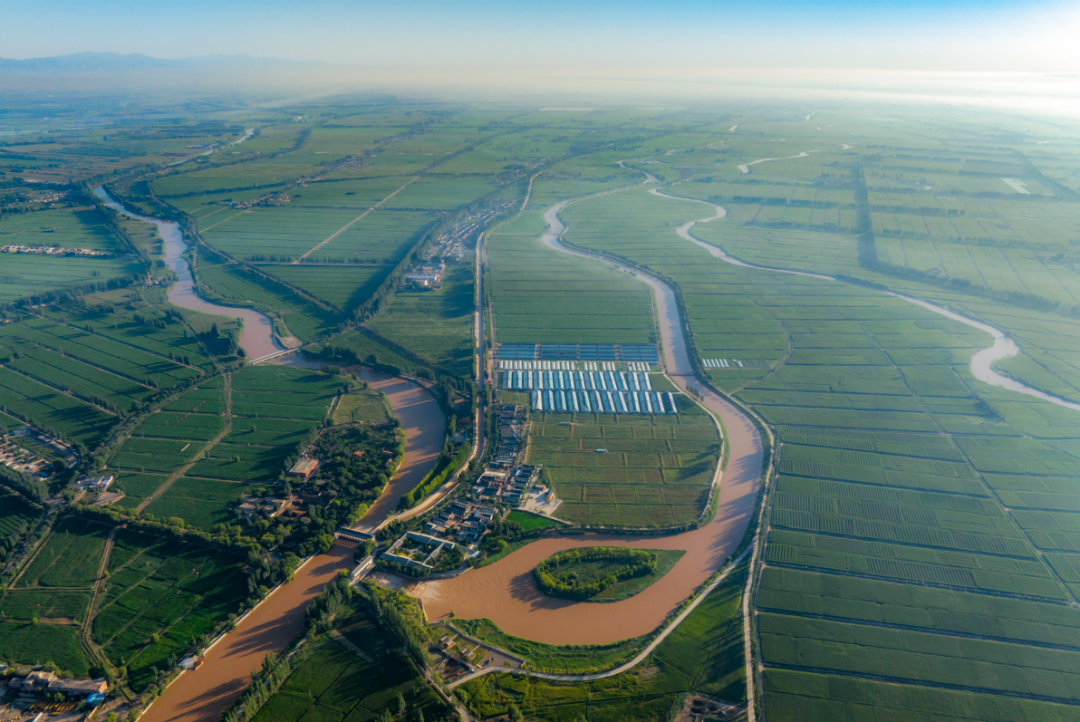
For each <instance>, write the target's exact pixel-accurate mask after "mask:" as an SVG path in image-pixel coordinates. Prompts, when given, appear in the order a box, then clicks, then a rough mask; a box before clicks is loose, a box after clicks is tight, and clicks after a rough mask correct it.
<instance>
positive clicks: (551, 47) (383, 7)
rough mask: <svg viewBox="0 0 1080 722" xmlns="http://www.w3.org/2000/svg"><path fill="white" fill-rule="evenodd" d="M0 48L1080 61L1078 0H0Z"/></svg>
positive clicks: (812, 61) (293, 55)
mask: <svg viewBox="0 0 1080 722" xmlns="http://www.w3.org/2000/svg"><path fill="white" fill-rule="evenodd" d="M0 17H3V22H0V57H8V58H28V57H41V56H47V55H61V54H67V53H75V52H83V51H113V52H120V53H144V54H147V55H153V56H156V57H165V58H177V57H190V56H197V55H213V54H247V55H258V56H270V57H279V58H287V59H294V60H319V61H324V62H330V63H340V64H348V65H359V66H430V65H439V66H444V67H445V66H454V65H463V66H475V65H483V66H491V65H497V66H503V67H505V66H508V65H523V66H563V67H566V66H575V67H820V68H850V69H874V70H881V69H896V70H948V71H998V72H1000V71H1016V72H1080V52H1078V51H1076V49H1075V48H1076V46H1077V43H1078V41H1077V38H1078V37H1080V3H1077V2H1068V3H1066V2H1060V1H1058V0H1054V1H1040V0H1034V1H1032V2H1000V1H999V2H974V1H971V0H966V1H965V0H940V1H938V2H929V1H925V0H914V1H912V0H909V1H906V2H905V1H900V0H885V1H884V2H865V1H859V0H823V1H820V0H819V1H815V2H808V1H805V0H787V1H782V2H777V1H760V0H759V1H758V2H754V1H752V0H740V1H739V2H731V1H728V0H712V1H706V0H692V1H684V2H672V1H671V0H667V1H664V0H652V1H650V2H639V1H637V0H624V1H621V2H615V1H613V0H528V1H527V2H526V1H524V0H522V1H510V0H503V1H494V0H472V1H469V2H463V1H461V0H443V1H442V2H431V1H429V0H392V1H389V0H386V1H384V2H378V3H374V2H365V1H354V2H331V1H325V0H323V1H320V0H290V1H289V2H278V1H277V0H260V1H258V2H256V1H248V0H213V1H207V0H183V1H182V2H181V1H179V0H141V1H139V2H129V1H126V0H125V1H111V0H95V1H94V2H85V0H81V1H80V2H69V1H66V0H65V1H60V0H33V1H32V2H26V1H25V0H19V1H15V0H0Z"/></svg>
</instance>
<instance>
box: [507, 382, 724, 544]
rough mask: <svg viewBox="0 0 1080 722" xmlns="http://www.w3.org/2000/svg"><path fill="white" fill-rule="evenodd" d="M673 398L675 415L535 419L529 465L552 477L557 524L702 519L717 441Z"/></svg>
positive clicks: (691, 408)
mask: <svg viewBox="0 0 1080 722" xmlns="http://www.w3.org/2000/svg"><path fill="white" fill-rule="evenodd" d="M674 398H675V399H676V404H677V405H678V407H679V413H678V414H672V415H637V414H629V415H627V414H618V415H616V414H600V413H577V414H565V413H552V412H539V413H538V412H533V423H532V426H531V429H530V437H529V460H528V463H530V464H543V465H544V468H545V469H546V470H547V472H548V473H549V474H550V480H551V483H552V485H553V488H554V491H555V495H556V496H557V497H558V498H560V499H562V500H563V503H562V504H561V505H560V506H559V516H560V517H561V518H563V519H566V520H567V521H572V522H575V523H579V524H586V525H590V526H625V527H648V526H658V527H668V526H676V525H678V524H685V523H687V522H690V521H693V520H694V519H695V518H696V517H697V516H698V515H699V514H700V513H701V512H702V510H703V509H704V508H705V505H706V504H707V503H708V499H709V489H710V487H711V485H712V481H713V475H714V473H715V471H716V465H717V463H719V458H720V435H719V433H718V432H717V430H716V425H715V423H714V422H713V420H712V418H711V417H710V416H708V415H707V414H706V413H705V412H704V411H702V410H701V409H700V408H699V407H697V406H696V405H694V404H693V403H691V402H690V401H689V400H687V399H686V398H685V397H683V396H676V397H674ZM599 449H604V450H605V451H602V452H598V450H599Z"/></svg>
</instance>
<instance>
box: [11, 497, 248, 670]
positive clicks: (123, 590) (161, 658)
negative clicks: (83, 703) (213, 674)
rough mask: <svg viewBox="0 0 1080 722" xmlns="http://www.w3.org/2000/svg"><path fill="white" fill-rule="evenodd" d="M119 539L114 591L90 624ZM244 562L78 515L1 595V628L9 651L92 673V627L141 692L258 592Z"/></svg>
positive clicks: (18, 658) (111, 575)
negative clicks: (85, 632)
mask: <svg viewBox="0 0 1080 722" xmlns="http://www.w3.org/2000/svg"><path fill="white" fill-rule="evenodd" d="M110 533H113V534H115V539H114V541H113V544H112V548H111V552H110V554H109V559H108V565H107V567H106V571H107V576H106V577H105V581H104V590H103V593H102V595H101V597H100V599H99V601H98V605H97V608H96V609H94V610H92V612H93V614H94V616H93V619H89V620H88V619H87V615H88V613H90V612H91V610H90V608H89V607H90V603H91V597H92V591H93V590H92V586H93V585H94V584H95V583H96V582H98V581H99V580H98V578H97V575H98V569H99V567H100V566H101V563H102V555H103V554H104V553H105V550H106V539H107V537H108V536H109V535H110ZM242 561H243V560H242V559H241V558H240V557H238V556H233V555H230V554H227V553H224V552H222V551H221V550H220V549H217V548H212V547H203V546H199V545H196V544H190V543H186V542H182V541H179V540H175V539H163V538H160V537H156V536H151V535H149V534H144V533H141V532H137V531H134V530H128V529H118V530H113V529H111V528H110V527H108V526H105V525H103V524H98V523H96V522H88V521H86V520H83V519H80V518H77V517H70V518H68V519H65V520H64V521H62V522H60V523H59V524H58V525H57V527H56V529H55V530H54V531H53V533H52V535H51V536H50V537H49V538H48V539H47V541H46V542H45V544H44V546H43V547H42V549H41V550H40V552H39V553H38V554H37V556H35V557H34V559H33V561H32V562H31V563H30V564H29V565H28V566H27V567H26V569H25V570H24V571H23V572H22V574H21V576H20V577H19V578H18V581H17V582H16V583H15V585H13V586H12V587H11V588H10V589H8V590H7V591H6V592H5V593H4V595H3V597H0V610H2V611H3V613H4V617H5V618H6V619H7V620H10V621H3V622H0V625H3V626H4V627H6V629H5V630H4V632H5V633H4V634H0V639H3V640H4V641H2V642H0V647H2V649H0V653H2V654H3V655H4V657H5V659H8V660H11V661H13V662H22V663H29V664H34V663H43V662H45V661H53V662H55V663H56V664H57V665H58V666H60V667H61V668H62V669H65V670H68V671H70V672H72V673H73V674H75V675H77V676H86V675H87V673H88V666H89V665H90V664H91V660H90V659H89V658H88V657H87V656H86V653H85V651H84V650H83V649H82V647H81V646H80V645H79V642H78V635H79V634H80V633H81V629H80V628H82V627H85V626H86V625H90V634H91V638H92V639H93V640H94V642H96V643H97V644H98V645H100V646H101V647H102V649H103V650H104V651H105V654H106V655H107V656H108V657H109V660H110V661H111V662H112V663H113V664H114V665H115V666H117V667H126V668H127V675H128V683H129V684H130V686H131V687H132V688H133V689H135V690H141V689H143V688H145V687H146V686H147V685H148V684H149V683H150V682H151V681H153V680H154V679H155V678H156V677H157V675H158V674H159V673H160V672H162V671H164V670H165V669H167V668H169V667H171V666H172V665H175V663H176V661H177V660H178V659H179V658H180V657H181V656H183V655H184V654H185V653H186V652H187V651H189V650H190V649H191V648H192V647H193V646H194V645H195V643H196V642H197V640H200V639H201V640H204V641H205V638H206V635H207V634H208V633H209V632H211V631H212V630H213V629H214V628H216V627H217V626H218V624H220V623H221V622H222V621H223V620H224V619H225V618H226V617H227V616H228V615H229V614H231V613H233V612H235V611H236V610H237V608H238V607H239V604H240V602H241V601H243V599H244V598H245V597H246V596H247V592H248V589H247V584H246V579H245V577H244V574H243V572H242V571H241V566H242Z"/></svg>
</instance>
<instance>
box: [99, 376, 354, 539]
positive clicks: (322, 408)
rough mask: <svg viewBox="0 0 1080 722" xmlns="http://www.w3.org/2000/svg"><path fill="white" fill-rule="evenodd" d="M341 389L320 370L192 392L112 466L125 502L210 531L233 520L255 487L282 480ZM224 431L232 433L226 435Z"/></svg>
mask: <svg viewBox="0 0 1080 722" xmlns="http://www.w3.org/2000/svg"><path fill="white" fill-rule="evenodd" d="M339 388H340V383H339V382H338V381H335V380H334V379H333V378H332V377H330V376H327V375H326V374H322V373H319V372H311V371H304V370H301V369H294V368H289V367H282V366H254V367H250V368H247V369H244V370H243V371H241V372H238V373H235V374H232V375H231V376H230V377H229V390H228V393H229V400H228V402H226V400H225V396H224V395H225V393H226V389H225V387H224V384H223V382H222V379H215V380H213V381H211V382H209V383H207V384H203V385H202V386H200V387H199V388H197V389H195V390H192V391H189V392H187V393H185V394H183V395H182V396H180V397H179V398H178V399H176V400H175V401H172V402H170V403H169V404H167V405H166V406H165V407H163V409H162V410H161V411H160V412H158V413H156V414H153V415H151V416H149V417H148V418H147V420H146V421H145V422H144V423H143V424H142V425H141V426H140V427H139V428H138V429H136V432H135V434H134V435H133V436H132V437H131V438H130V439H129V440H128V441H127V442H125V443H124V445H123V446H122V447H121V448H120V449H119V451H118V452H117V453H116V454H115V455H114V456H113V457H112V459H111V460H110V462H109V463H110V468H114V469H116V470H117V471H118V472H119V473H118V475H117V485H118V486H119V487H120V488H121V489H123V490H124V492H125V494H126V496H125V497H124V499H122V500H121V501H120V502H119V503H120V504H121V505H123V506H125V507H129V508H135V507H139V506H140V505H143V504H145V503H146V501H147V500H148V499H150V498H151V496H152V495H153V494H154V493H155V491H156V490H157V489H159V488H160V487H162V486H163V485H165V483H166V481H168V480H169V479H170V477H172V476H176V475H177V474H182V475H181V476H179V477H178V478H175V479H174V480H173V481H172V483H171V484H170V485H168V486H166V487H165V489H164V490H163V491H162V493H161V494H160V495H158V496H153V498H152V500H151V501H150V502H149V505H147V506H146V507H145V508H146V511H147V512H148V513H151V514H154V515H155V516H157V517H159V518H172V517H177V518H180V519H182V520H183V521H184V523H185V524H186V525H188V526H190V527H192V528H199V529H209V528H211V527H213V526H214V525H216V524H219V523H223V522H227V521H229V520H230V519H231V518H232V514H231V511H230V510H231V508H232V505H233V504H234V503H235V502H236V501H238V500H239V499H240V497H241V496H242V495H243V494H244V493H249V492H250V489H248V488H247V487H245V486H244V484H258V483H268V482H273V481H276V480H277V478H278V475H279V474H281V473H282V472H283V471H285V464H286V461H287V460H288V459H289V458H290V457H292V456H293V455H295V454H296V453H297V446H298V445H299V444H300V442H301V441H303V440H304V439H305V438H306V437H307V436H308V434H309V433H310V432H311V431H312V430H313V429H315V428H317V427H318V426H319V425H320V423H321V422H322V420H323V419H324V418H325V417H326V414H327V411H328V409H329V407H330V405H331V402H332V401H333V400H334V398H335V396H336V394H337V392H338V390H339ZM223 432H224V433H223Z"/></svg>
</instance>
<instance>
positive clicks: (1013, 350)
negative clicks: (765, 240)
mask: <svg viewBox="0 0 1080 722" xmlns="http://www.w3.org/2000/svg"><path fill="white" fill-rule="evenodd" d="M649 192H650V193H652V194H653V195H655V196H659V197H661V198H670V199H671V200H676V201H692V202H694V203H703V204H705V205H707V206H711V207H712V208H713V209H714V211H715V214H714V215H712V216H710V217H709V218H703V219H701V220H697V221H690V222H689V223H684V224H683V225H681V226H679V227H678V228H677V229H676V231H675V232H676V233H677V234H679V237H680V238H683V239H684V240H687V241H690V242H691V243H694V244H697V245H698V246H701V247H702V248H704V249H705V250H707V251H708V252H709V253H710V254H711V255H712V256H713V257H714V258H719V259H720V260H722V261H724V262H726V263H730V264H732V265H735V266H742V267H743V268H754V269H757V270H759V271H769V272H771V273H787V274H791V275H795V276H807V277H810V278H820V279H822V280H825V281H837V279H836V277H835V276H827V275H825V274H821V273H809V272H806V271H792V270H788V269H785V268H770V267H769V266H759V265H757V264H755V263H747V262H745V261H740V260H739V259H737V258H734V257H732V256H729V255H727V254H726V253H724V250H723V249H722V248H720V247H719V246H715V245H713V244H711V243H706V242H704V241H700V240H698V239H697V238H694V237H693V236H692V235H690V229H691V228H693V227H694V225H696V224H698V223H708V222H709V221H714V220H716V219H717V218H723V217H724V216H725V215H727V211H726V210H725V209H724V207H723V206H718V205H716V204H715V203H709V202H708V201H703V200H699V199H697V198H682V197H680V196H672V195H668V194H666V193H661V192H660V191H659V190H657V189H655V188H654V189H653V190H651V191H649ZM880 293H884V294H885V295H887V296H893V297H894V298H899V299H900V300H902V301H907V302H908V303H914V304H915V305H916V306H922V307H923V308H925V309H926V310H928V311H933V312H934V313H936V314H938V315H941V316H945V317H946V318H949V319H952V320H953V321H959V322H960V323H962V324H964V325H965V326H970V327H971V328H977V329H979V330H980V331H985V332H986V333H988V334H990V336H991V338H993V344H991V345H990V346H989V347H987V348H984V349H983V350H981V351H979V352H977V353H976V354H975V355H974V356H972V357H971V373H972V375H973V376H974V377H975V378H977V379H978V380H979V381H982V382H983V383H987V384H990V385H991V386H997V387H998V388H1002V389H1007V390H1009V391H1015V392H1017V393H1020V394H1025V395H1027V396H1034V397H1035V398H1037V399H1042V400H1043V401H1049V402H1050V403H1052V404H1057V405H1058V406H1063V407H1065V408H1067V409H1072V410H1073V411H1080V404H1076V403H1073V402H1072V401H1067V400H1066V399H1063V398H1061V397H1059V396H1053V395H1051V394H1047V393H1045V392H1042V391H1039V390H1038V389H1033V388H1031V387H1030V386H1028V385H1026V384H1023V383H1020V382H1019V381H1017V380H1016V379H1013V378H1009V377H1008V376H1002V375H1001V374H999V373H998V372H996V371H994V369H993V365H994V363H995V362H997V361H1001V360H1002V359H1007V358H1011V357H1013V356H1015V355H1017V354H1018V353H1020V347H1019V346H1017V345H1016V343H1015V342H1014V341H1013V340H1012V339H1011V338H1009V337H1008V336H1006V335H1005V332H1004V331H1001V330H1000V329H997V328H994V327H993V326H991V325H989V324H986V323H983V322H982V321H977V320H975V319H973V318H969V317H967V316H964V315H962V314H959V313H956V312H955V311H950V310H949V309H947V308H944V307H942V306H938V305H936V304H933V303H929V302H928V301H923V300H921V299H918V298H912V297H911V296H905V295H904V294H902V293H895V292H893V291H880Z"/></svg>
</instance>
